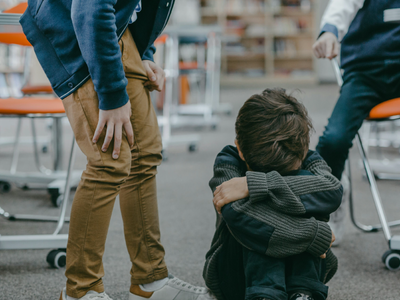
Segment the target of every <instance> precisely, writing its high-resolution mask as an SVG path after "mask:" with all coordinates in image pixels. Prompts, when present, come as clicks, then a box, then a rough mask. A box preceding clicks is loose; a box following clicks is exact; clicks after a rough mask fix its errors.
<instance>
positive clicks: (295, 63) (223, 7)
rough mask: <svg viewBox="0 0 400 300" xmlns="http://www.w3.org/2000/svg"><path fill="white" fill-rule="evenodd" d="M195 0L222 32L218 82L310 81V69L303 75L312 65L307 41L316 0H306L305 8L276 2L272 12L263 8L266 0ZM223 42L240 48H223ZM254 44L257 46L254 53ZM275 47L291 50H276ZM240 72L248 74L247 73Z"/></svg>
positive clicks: (311, 34)
mask: <svg viewBox="0 0 400 300" xmlns="http://www.w3.org/2000/svg"><path fill="white" fill-rule="evenodd" d="M199 1H200V3H202V5H204V7H203V8H202V9H201V17H202V20H203V21H204V22H215V21H216V22H217V23H218V24H219V25H220V26H221V27H222V29H223V32H224V33H225V36H224V37H223V38H222V43H223V48H222V75H223V80H222V83H223V84H227V83H228V84H232V85H239V86H243V85H247V84H251V83H254V82H255V81H259V83H260V85H264V86H265V84H269V83H275V84H280V83H283V82H289V81H290V82H294V83H299V84H300V83H304V82H305V83H310V82H315V76H314V75H313V76H306V75H308V74H309V72H308V71H310V72H311V73H313V70H314V61H313V57H312V43H313V41H314V34H315V32H314V31H315V28H314V26H315V24H314V23H315V21H314V9H315V7H316V5H315V4H316V1H317V0H310V1H311V9H310V10H309V11H305V10H304V9H302V8H301V7H299V6H298V7H289V6H281V8H280V9H278V11H276V12H272V11H270V10H269V7H270V6H269V5H270V0H258V1H259V2H258V3H257V1H254V2H253V1H250V0H199ZM299 2H300V1H299ZM274 26H278V27H274ZM275 28H280V29H281V30H280V31H281V32H275V30H274V29H275ZM297 30H298V32H297ZM286 32H287V34H286ZM248 33H250V34H248ZM251 33H253V34H254V35H251ZM224 45H229V46H228V47H232V48H230V49H232V50H236V49H237V50H241V49H243V51H246V52H243V53H240V52H239V51H238V53H235V52H227V51H226V50H225V48H224ZM235 47H237V48H236V49H235ZM226 49H228V48H226ZM252 50H253V51H254V52H251V51H252ZM258 50H260V51H263V52H261V53H259V51H258ZM277 53H278V54H289V55H290V54H292V53H293V54H295V55H293V56H277ZM257 72H259V76H258V75H257ZM281 73H282V74H281ZM238 74H243V76H238ZM245 74H248V78H247V77H246V75H245ZM261 74H267V75H268V76H267V75H263V76H261ZM286 74H296V76H288V75H286ZM252 76H254V77H252ZM229 78H232V80H230V79H229ZM277 78H279V80H276V79H277Z"/></svg>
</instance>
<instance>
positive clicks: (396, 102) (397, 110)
mask: <svg viewBox="0 0 400 300" xmlns="http://www.w3.org/2000/svg"><path fill="white" fill-rule="evenodd" d="M332 65H333V68H334V71H335V75H336V79H337V82H338V85H339V86H341V85H342V84H343V80H342V75H341V71H340V68H339V64H338V62H337V61H336V60H335V59H333V60H332ZM398 119H400V98H396V99H392V100H388V101H385V102H382V103H381V104H378V105H377V106H375V107H374V108H373V109H372V110H371V111H370V113H369V116H368V118H367V119H366V121H365V122H383V121H392V120H398ZM356 141H357V145H358V149H359V152H360V155H361V159H362V162H363V165H364V170H365V174H366V177H367V179H368V182H369V185H370V188H371V193H372V198H373V201H374V204H375V207H376V210H377V213H378V217H379V221H380V224H378V225H364V224H361V223H359V222H357V221H356V219H355V213H354V205H353V203H354V202H353V190H352V184H351V171H350V163H349V160H347V162H346V170H347V172H348V176H349V181H350V197H349V204H350V218H351V221H352V223H353V224H354V226H355V227H356V228H358V229H360V230H362V231H364V232H377V231H380V230H382V231H383V234H384V236H385V239H386V241H387V242H388V245H389V250H388V251H386V252H385V253H384V254H383V256H382V261H383V263H384V264H385V266H386V267H387V268H388V269H389V270H399V269H400V235H392V233H391V230H390V227H394V226H399V225H400V220H398V221H393V222H388V221H387V219H386V215H385V211H384V208H383V205H382V200H381V196H380V194H379V189H378V186H377V184H376V177H377V175H376V174H374V171H373V170H372V168H371V166H370V161H369V160H368V157H367V154H366V151H365V149H364V145H363V142H362V139H361V136H360V134H359V133H357V135H356Z"/></svg>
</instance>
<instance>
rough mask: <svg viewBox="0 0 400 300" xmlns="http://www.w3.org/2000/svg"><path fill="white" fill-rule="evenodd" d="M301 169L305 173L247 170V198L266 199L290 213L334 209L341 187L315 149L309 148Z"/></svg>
mask: <svg viewBox="0 0 400 300" xmlns="http://www.w3.org/2000/svg"><path fill="white" fill-rule="evenodd" d="M302 170H303V171H302V172H301V173H302V174H306V175H296V176H281V175H280V174H279V173H278V172H275V171H272V172H269V173H262V172H247V173H246V176H247V184H248V188H249V194H250V201H251V202H257V201H268V202H269V203H270V205H271V206H272V207H274V208H275V209H276V210H278V211H280V212H282V213H285V214H290V215H302V216H318V217H324V216H328V215H329V214H331V213H333V212H334V211H336V210H337V209H338V208H339V206H340V204H341V201H342V195H343V187H342V185H341V184H340V181H339V180H338V179H337V178H336V177H335V176H333V175H332V174H331V170H330V168H329V167H328V165H327V164H326V162H325V161H324V160H323V159H322V158H321V156H320V155H319V154H318V153H317V152H314V151H309V153H308V155H307V157H306V159H305V160H304V162H303V165H302Z"/></svg>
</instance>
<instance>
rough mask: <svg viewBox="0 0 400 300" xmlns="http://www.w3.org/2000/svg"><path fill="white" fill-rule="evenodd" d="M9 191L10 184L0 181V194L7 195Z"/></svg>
mask: <svg viewBox="0 0 400 300" xmlns="http://www.w3.org/2000/svg"><path fill="white" fill-rule="evenodd" d="M9 191H11V184H10V183H8V182H7V181H0V193H8V192H9Z"/></svg>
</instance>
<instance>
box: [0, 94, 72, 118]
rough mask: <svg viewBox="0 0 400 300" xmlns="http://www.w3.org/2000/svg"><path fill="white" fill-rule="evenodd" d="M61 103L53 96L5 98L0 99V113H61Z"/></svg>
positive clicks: (62, 108)
mask: <svg viewBox="0 0 400 300" xmlns="http://www.w3.org/2000/svg"><path fill="white" fill-rule="evenodd" d="M63 113H65V110H64V106H63V103H62V101H61V100H60V99H55V98H53V99H52V98H21V99H18V98H7V99H0V114H5V115H26V114H63Z"/></svg>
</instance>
